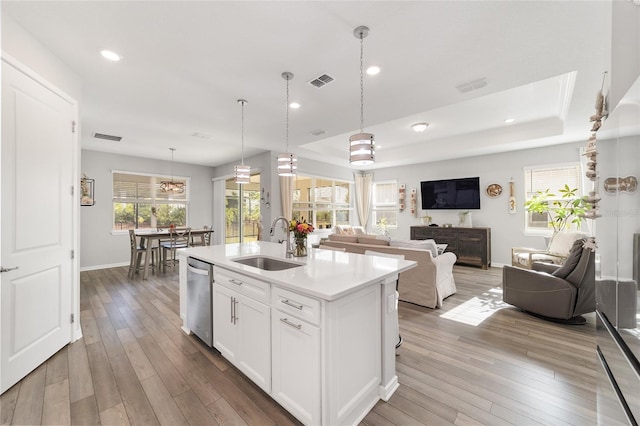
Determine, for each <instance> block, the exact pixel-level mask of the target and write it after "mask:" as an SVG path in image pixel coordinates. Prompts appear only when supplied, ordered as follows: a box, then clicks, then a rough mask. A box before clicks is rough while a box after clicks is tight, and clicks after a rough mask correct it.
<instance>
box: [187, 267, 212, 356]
mask: <svg viewBox="0 0 640 426" xmlns="http://www.w3.org/2000/svg"><path fill="white" fill-rule="evenodd" d="M212 284H213V265H212V264H210V263H207V262H203V261H202V260H198V259H195V258H193V257H189V258H187V327H188V328H189V329H190V330H191V332H192V333H193V334H195V335H196V336H198V337H199V338H200V339H201V340H202V341H203V342H205V343H206V344H207V345H209V346H212V345H213V319H212V316H211V315H212V305H213V301H212V299H211V287H212Z"/></svg>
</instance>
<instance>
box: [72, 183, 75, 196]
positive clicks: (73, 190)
mask: <svg viewBox="0 0 640 426" xmlns="http://www.w3.org/2000/svg"><path fill="white" fill-rule="evenodd" d="M75 192H76V187H75V186H73V185H71V195H74V194H75Z"/></svg>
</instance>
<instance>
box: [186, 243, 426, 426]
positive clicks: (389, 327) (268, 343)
mask: <svg viewBox="0 0 640 426" xmlns="http://www.w3.org/2000/svg"><path fill="white" fill-rule="evenodd" d="M179 255H180V316H181V318H182V320H183V323H184V326H183V329H184V331H185V332H186V333H190V332H191V330H189V328H188V327H187V322H188V318H189V309H188V308H187V303H186V300H187V261H186V260H187V257H192V258H195V259H198V260H200V261H204V262H207V263H209V264H212V265H213V267H212V268H211V269H212V271H213V281H214V282H213V285H212V299H213V300H212V310H213V315H212V318H213V319H212V321H213V346H214V347H215V348H216V349H217V350H219V351H220V353H221V354H222V355H223V356H224V357H225V358H226V359H228V360H229V361H230V362H231V363H233V364H234V365H235V366H236V367H237V368H238V369H239V370H240V371H242V372H243V373H244V374H245V375H246V376H247V377H248V378H249V379H251V380H252V381H253V382H254V383H256V384H257V385H258V386H260V387H261V388H262V389H263V390H264V391H265V392H267V393H268V394H269V395H270V396H271V397H272V398H273V399H275V400H276V401H277V402H278V403H279V404H280V405H282V406H283V407H284V408H285V409H287V410H288V411H289V412H290V413H291V414H292V415H294V416H295V417H296V418H298V419H299V420H300V421H301V422H303V423H305V424H314V425H315V424H323V425H343V424H344V425H346V424H357V423H358V422H359V421H360V420H362V418H363V417H364V416H365V415H366V414H367V413H368V412H369V411H370V410H371V408H373V406H374V405H375V403H376V402H377V401H378V400H379V399H382V400H384V401H387V400H388V399H389V398H390V397H391V395H392V394H393V393H394V392H395V390H396V389H397V387H398V377H397V375H396V372H395V345H396V343H397V341H398V330H397V321H398V316H397V306H396V300H395V290H396V280H397V276H398V274H399V273H400V272H402V271H405V270H408V269H410V268H413V267H414V266H415V262H412V261H405V260H398V259H394V258H387V257H378V256H363V255H359V254H353V253H343V252H337V251H332V250H322V249H310V250H309V255H308V256H305V257H300V258H295V257H294V258H291V259H287V258H285V249H284V247H283V246H282V245H280V244H275V243H268V242H253V243H241V244H229V245H218V246H208V247H193V248H188V249H184V250H181V251H180V252H179ZM241 262H242V263H241ZM251 265H255V266H251ZM265 268H266V269H265ZM268 269H272V270H268ZM274 269H275V270H274Z"/></svg>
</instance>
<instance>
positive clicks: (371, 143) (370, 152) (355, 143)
mask: <svg viewBox="0 0 640 426" xmlns="http://www.w3.org/2000/svg"><path fill="white" fill-rule="evenodd" d="M353 35H354V36H355V37H356V38H358V39H360V133H357V134H355V135H353V136H351V137H350V138H349V145H350V146H349V163H351V164H352V165H354V166H366V165H367V164H373V163H374V162H375V157H376V151H375V147H376V142H375V140H374V136H373V134H372V133H364V131H363V130H362V129H363V127H364V73H363V52H364V38H365V37H366V36H367V35H369V28H368V27H365V26H364V25H361V26H359V27H357V28H356V29H355V30H353Z"/></svg>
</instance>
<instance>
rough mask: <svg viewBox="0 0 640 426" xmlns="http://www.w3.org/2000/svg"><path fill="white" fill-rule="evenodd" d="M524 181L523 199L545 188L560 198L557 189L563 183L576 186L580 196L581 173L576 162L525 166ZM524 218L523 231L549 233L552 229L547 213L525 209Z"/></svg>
mask: <svg viewBox="0 0 640 426" xmlns="http://www.w3.org/2000/svg"><path fill="white" fill-rule="evenodd" d="M524 182H525V201H528V200H530V199H531V198H532V197H533V196H534V195H535V194H536V193H537V192H538V191H540V192H544V191H545V190H547V189H548V190H550V191H551V192H552V193H554V194H555V195H557V197H556V198H557V199H558V200H560V199H561V194H560V192H558V190H559V189H560V188H563V187H564V185H565V184H566V185H569V187H570V188H578V192H577V194H578V196H582V173H581V171H580V164H578V163H575V164H559V165H551V166H539V167H526V168H525V169H524ZM554 199H555V198H554ZM551 200H553V199H551ZM525 219H526V224H525V232H532V233H543V234H551V233H552V231H553V228H552V227H551V224H550V220H551V218H550V216H549V214H548V213H531V212H528V211H526V210H525Z"/></svg>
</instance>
